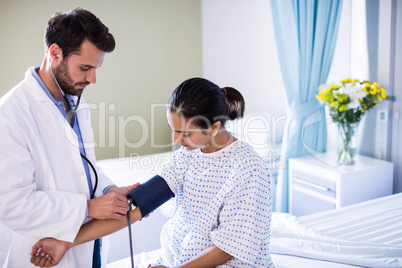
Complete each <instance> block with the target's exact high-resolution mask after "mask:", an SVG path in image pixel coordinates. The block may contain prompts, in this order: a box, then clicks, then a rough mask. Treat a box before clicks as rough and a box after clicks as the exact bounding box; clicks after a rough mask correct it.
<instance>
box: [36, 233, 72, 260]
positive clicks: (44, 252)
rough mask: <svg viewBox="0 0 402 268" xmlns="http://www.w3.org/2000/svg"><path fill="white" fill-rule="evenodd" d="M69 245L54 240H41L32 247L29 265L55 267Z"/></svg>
mask: <svg viewBox="0 0 402 268" xmlns="http://www.w3.org/2000/svg"><path fill="white" fill-rule="evenodd" d="M70 244H71V243H68V242H64V241H60V240H57V239H54V238H44V239H41V240H39V241H38V242H37V243H36V244H35V245H34V246H33V247H32V251H31V263H33V264H34V265H35V266H40V267H52V266H55V265H57V264H58V263H59V262H60V260H61V259H62V258H63V256H64V254H65V253H66V251H67V250H68V249H69V248H70Z"/></svg>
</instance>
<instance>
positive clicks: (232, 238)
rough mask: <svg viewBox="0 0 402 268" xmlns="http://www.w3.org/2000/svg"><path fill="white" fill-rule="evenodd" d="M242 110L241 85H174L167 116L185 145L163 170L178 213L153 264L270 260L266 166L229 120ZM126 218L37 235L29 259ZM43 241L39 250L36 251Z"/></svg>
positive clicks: (47, 258) (54, 256)
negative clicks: (63, 236) (73, 233)
mask: <svg viewBox="0 0 402 268" xmlns="http://www.w3.org/2000/svg"><path fill="white" fill-rule="evenodd" d="M243 112H244V100H243V97H242V95H241V94H240V92H238V91H237V90H236V89H234V88H231V87H226V88H219V87H218V86H217V85H215V84H214V83H212V82H210V81H208V80H206V79H202V78H192V79H189V80H186V81H184V82H183V83H181V84H180V85H179V86H178V87H177V88H176V90H175V91H174V92H173V94H172V96H171V98H170V100H169V103H168V111H167V118H168V123H169V126H170V127H171V128H172V130H173V131H174V140H175V142H177V143H180V144H181V145H182V147H181V148H180V149H179V150H177V151H176V152H175V153H174V156H173V158H172V161H171V162H170V163H169V164H167V165H165V166H163V168H162V169H161V171H160V172H159V176H161V177H162V178H163V179H164V180H165V181H166V183H167V184H168V186H169V188H170V189H171V191H172V192H173V193H174V194H175V198H174V202H173V204H172V205H173V206H174V207H173V213H172V214H173V216H172V217H171V218H170V220H169V221H168V222H167V223H166V224H165V225H164V227H163V229H162V233H161V245H162V250H161V251H160V252H161V255H160V256H159V258H158V259H157V260H156V259H153V260H154V261H153V262H152V263H150V266H157V267H216V266H218V267H265V268H266V267H273V264H272V261H271V257H270V255H269V251H268V245H269V236H270V232H269V227H270V221H271V208H272V198H271V192H270V179H269V174H268V170H267V169H266V168H265V167H264V166H263V165H262V161H261V158H260V157H259V156H258V154H257V153H256V152H255V151H254V150H253V149H252V148H251V147H250V146H249V145H247V144H246V143H244V142H242V141H240V140H237V139H236V138H235V137H233V136H232V135H231V134H230V133H229V132H228V131H227V130H226V129H225V127H224V125H225V122H226V121H227V120H234V119H236V118H239V117H242V116H243ZM171 202H172V201H171ZM141 216H142V215H141V212H140V210H139V209H138V208H136V209H135V210H133V211H131V220H132V222H134V221H136V220H139V219H140V218H141ZM126 225H127V223H126V222H125V221H118V220H92V221H91V222H89V223H87V224H86V225H83V226H82V228H81V230H80V231H79V233H78V235H77V237H76V239H75V241H74V243H67V242H63V241H58V240H55V239H53V238H46V239H42V240H40V241H39V242H38V243H37V244H36V245H35V246H34V247H33V249H32V254H33V257H32V259H31V261H32V262H33V263H34V264H36V265H40V266H53V265H55V264H57V263H58V261H60V259H61V258H62V256H63V255H64V253H65V251H66V250H67V249H68V248H70V247H73V246H75V245H78V244H81V243H84V242H86V241H89V240H92V239H95V238H98V237H100V236H104V235H107V234H109V233H112V232H114V231H117V230H118V229H121V228H123V227H124V226H126ZM39 248H41V250H42V254H35V253H36V252H37V250H38V249H39ZM46 254H47V255H46ZM158 265H159V266H158ZM145 267H147V265H146V266H145Z"/></svg>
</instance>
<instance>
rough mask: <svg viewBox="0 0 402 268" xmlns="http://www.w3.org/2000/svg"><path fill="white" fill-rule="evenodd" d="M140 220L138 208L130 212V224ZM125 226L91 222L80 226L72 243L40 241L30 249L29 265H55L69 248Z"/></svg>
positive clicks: (114, 222)
mask: <svg viewBox="0 0 402 268" xmlns="http://www.w3.org/2000/svg"><path fill="white" fill-rule="evenodd" d="M140 219H141V211H140V209H139V208H138V207H137V208H136V209H134V210H132V211H130V220H131V223H134V222H136V221H138V220H140ZM126 226H127V221H124V220H123V221H122V220H91V221H90V222H88V223H86V224H84V225H82V226H81V229H80V231H79V232H78V234H77V237H76V238H75V240H74V242H73V243H69V242H65V241H60V240H57V239H54V238H44V239H41V240H39V241H38V242H37V243H36V244H35V245H34V246H33V247H32V252H31V263H33V264H34V265H36V266H41V267H51V266H54V265H57V264H58V263H59V261H60V260H61V259H62V258H63V256H64V254H65V253H66V251H67V250H68V249H69V248H71V247H74V246H77V245H80V244H83V243H86V242H89V241H92V240H95V239H97V238H99V237H103V236H105V235H109V234H111V233H114V232H116V231H118V230H120V229H122V228H124V227H126Z"/></svg>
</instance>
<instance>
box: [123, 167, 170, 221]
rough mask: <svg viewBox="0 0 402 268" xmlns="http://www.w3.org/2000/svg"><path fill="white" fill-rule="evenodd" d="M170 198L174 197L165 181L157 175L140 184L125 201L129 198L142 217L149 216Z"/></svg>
mask: <svg viewBox="0 0 402 268" xmlns="http://www.w3.org/2000/svg"><path fill="white" fill-rule="evenodd" d="M171 197H174V193H173V192H172V191H171V190H170V188H169V186H168V185H167V183H166V181H165V180H164V179H163V178H162V177H161V176H158V175H156V176H154V177H153V178H151V179H149V180H148V181H146V182H145V183H143V184H141V185H140V186H138V187H137V188H135V189H134V190H132V191H131V192H130V193H129V194H128V195H127V199H130V198H131V199H132V201H133V204H134V205H135V206H136V207H139V208H140V210H141V214H142V217H145V216H147V215H148V214H150V213H151V212H152V211H154V210H155V209H157V208H158V207H160V206H161V205H162V204H163V203H165V202H166V201H168V200H169V199H170V198H171Z"/></svg>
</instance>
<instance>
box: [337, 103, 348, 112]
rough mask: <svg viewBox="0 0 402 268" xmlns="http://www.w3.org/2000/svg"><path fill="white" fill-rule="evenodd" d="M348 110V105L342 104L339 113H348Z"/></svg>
mask: <svg viewBox="0 0 402 268" xmlns="http://www.w3.org/2000/svg"><path fill="white" fill-rule="evenodd" d="M347 108H348V106H347V105H346V104H342V105H341V106H340V107H339V111H340V112H343V111H346V109H347Z"/></svg>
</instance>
